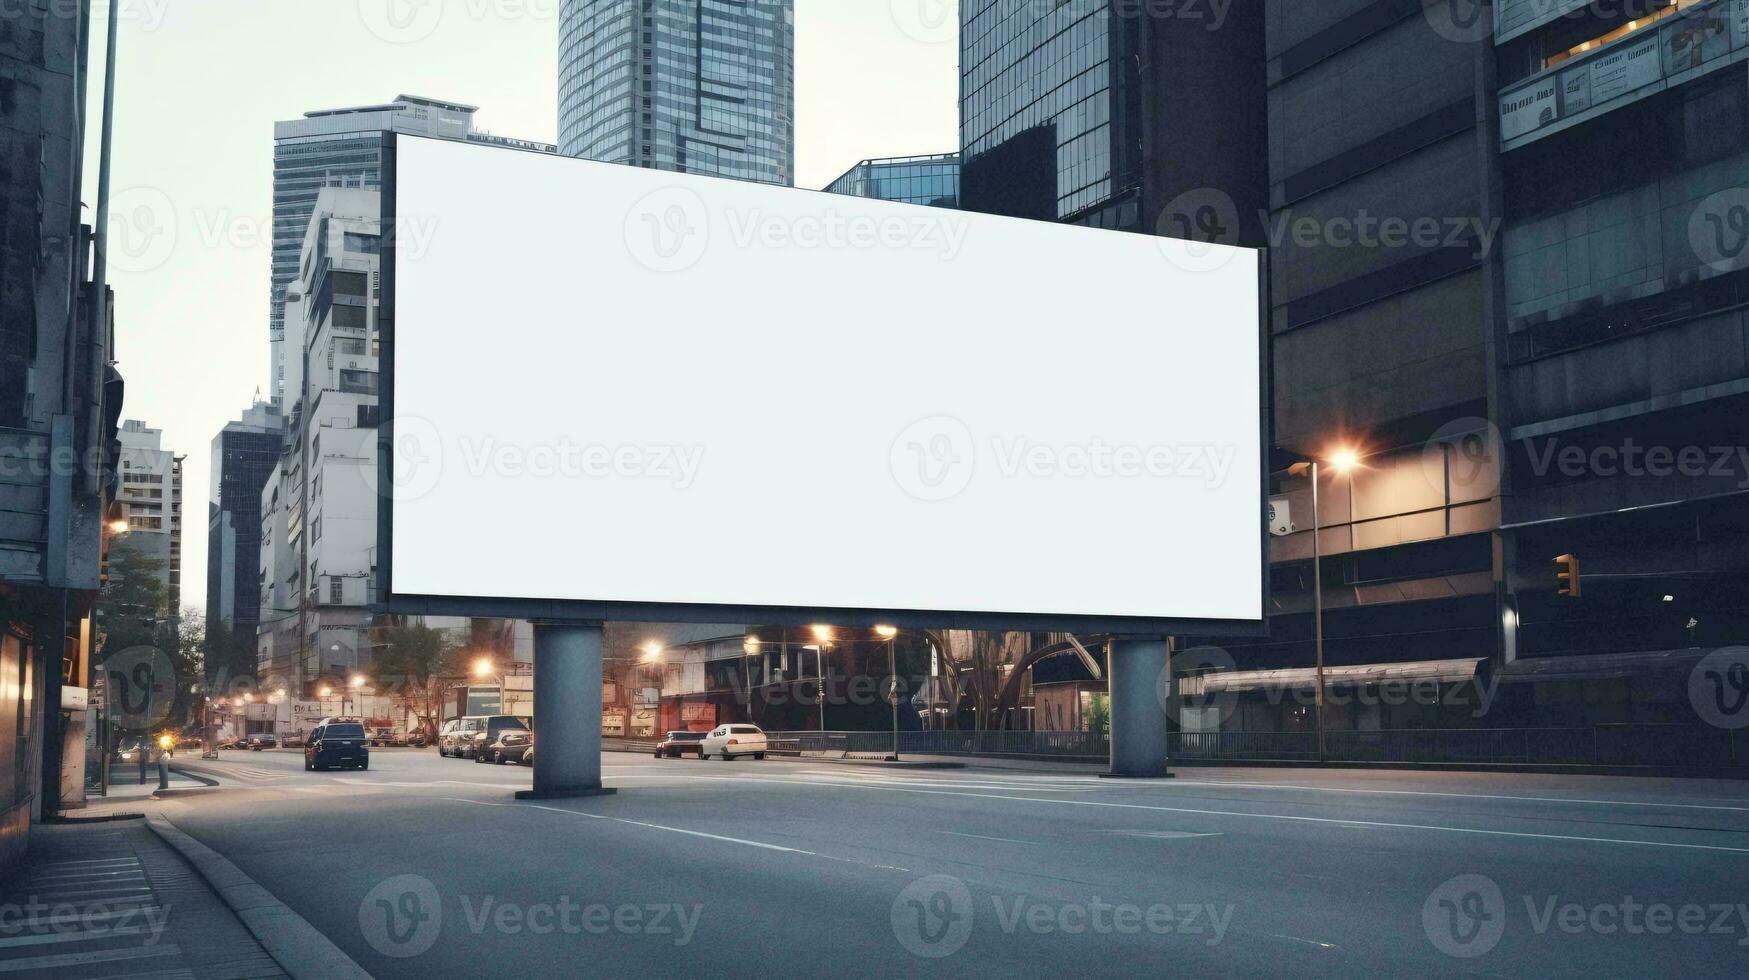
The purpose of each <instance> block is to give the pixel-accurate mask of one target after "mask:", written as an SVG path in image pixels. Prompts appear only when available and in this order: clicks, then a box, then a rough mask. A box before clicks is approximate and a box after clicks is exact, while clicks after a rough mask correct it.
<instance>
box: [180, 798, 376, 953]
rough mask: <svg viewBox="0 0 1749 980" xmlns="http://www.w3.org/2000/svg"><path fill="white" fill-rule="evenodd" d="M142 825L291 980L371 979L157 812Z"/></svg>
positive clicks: (225, 860) (303, 922)
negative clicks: (198, 878)
mask: <svg viewBox="0 0 1749 980" xmlns="http://www.w3.org/2000/svg"><path fill="white" fill-rule="evenodd" d="M146 826H148V827H150V828H152V832H153V833H155V834H157V835H158V836H159V837H160V838H161V839H162V840H163V841H164V843H166V844H169V845H170V846H171V847H173V848H175V849H176V851H177V853H179V854H181V855H182V856H183V857H184V858H186V859H187V860H188V863H189V864H192V865H194V869H195V870H196V871H198V872H200V876H201V877H202V878H203V879H205V880H206V883H207V886H208V887H209V888H211V889H212V890H213V891H214V892H217V893H218V895H219V897H220V898H222V899H224V900H225V904H226V905H228V906H230V907H231V911H232V912H234V913H236V916H237V918H238V919H240V920H242V922H243V925H244V927H245V928H247V929H248V930H249V932H250V933H251V934H253V935H254V936H255V940H256V942H259V943H260V944H261V947H262V948H263V949H265V950H267V955H269V956H271V957H273V959H274V962H276V963H278V964H279V965H280V968H281V969H283V970H285V972H286V973H287V974H289V975H290V976H291V977H293V978H294V980H305V978H310V980H315V978H322V980H328V978H349V980H371V975H370V974H369V973H368V972H366V971H365V969H364V968H363V967H361V966H359V965H358V964H357V963H356V962H354V961H353V959H352V957H350V956H347V955H346V953H345V952H344V951H342V950H341V949H340V947H338V946H336V945H334V943H333V941H332V940H330V939H329V938H328V937H327V936H324V935H322V934H321V933H320V932H319V931H317V929H316V927H315V926H312V925H310V923H309V922H308V921H307V920H306V919H305V918H304V917H303V916H301V915H299V914H297V913H296V912H293V911H292V910H291V909H290V908H288V907H287V906H286V905H285V903H283V902H281V901H280V900H279V899H277V898H274V897H273V895H272V894H270V893H269V892H268V891H267V890H266V889H265V888H262V887H261V886H260V885H259V884H256V882H255V879H253V878H251V877H249V876H248V875H246V874H244V873H243V871H242V869H240V868H238V867H237V866H236V865H235V864H232V863H231V862H230V860H229V859H228V858H226V857H225V856H224V855H222V854H220V853H219V852H217V851H215V850H213V849H212V848H210V847H208V846H206V845H205V844H202V843H201V842H200V841H197V840H195V839H194V838H193V837H190V836H188V835H187V834H185V833H183V832H182V831H181V830H178V829H177V827H176V825H175V824H173V823H171V822H170V820H169V819H168V818H166V817H165V816H164V815H163V814H161V813H153V814H148V815H147V816H146ZM245 898H247V899H248V900H247V901H245V900H244V899H245Z"/></svg>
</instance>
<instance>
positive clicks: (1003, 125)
mask: <svg viewBox="0 0 1749 980" xmlns="http://www.w3.org/2000/svg"><path fill="white" fill-rule="evenodd" d="M1119 43H1121V39H1120V38H1119V37H1118V36H1117V35H1116V34H1114V31H1113V23H1112V18H1111V15H1110V13H1109V5H1108V4H1107V3H1106V2H1105V0H1062V2H1058V3H1037V2H1033V0H961V2H960V145H961V147H962V148H963V150H964V153H965V161H966V177H967V187H966V192H967V193H966V196H965V198H964V200H963V203H964V205H965V206H966V207H968V208H971V209H974V210H981V211H982V210H989V211H996V212H999V213H1009V214H1019V215H1020V216H1022V217H1030V218H1041V219H1073V218H1075V217H1076V216H1078V215H1080V214H1082V213H1083V212H1086V211H1088V209H1090V208H1093V207H1095V206H1097V205H1100V204H1102V203H1104V202H1106V201H1108V200H1109V199H1110V198H1111V197H1112V196H1113V194H1114V192H1115V190H1116V189H1117V185H1116V182H1115V179H1114V173H1113V154H1112V147H1113V143H1114V136H1113V131H1112V117H1113V109H1114V106H1113V100H1114V92H1113V72H1112V61H1113V58H1114V49H1115V48H1116V46H1117V45H1118V44H1119ZM998 205H1000V206H998Z"/></svg>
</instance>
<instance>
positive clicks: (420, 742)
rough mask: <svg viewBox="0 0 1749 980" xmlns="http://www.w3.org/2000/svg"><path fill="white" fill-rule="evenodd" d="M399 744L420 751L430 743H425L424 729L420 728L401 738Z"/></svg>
mask: <svg viewBox="0 0 1749 980" xmlns="http://www.w3.org/2000/svg"><path fill="white" fill-rule="evenodd" d="M401 744H402V745H405V746H408V747H410V748H415V749H422V748H424V747H425V746H427V745H429V744H430V743H429V742H427V741H425V729H424V728H423V727H420V728H416V729H414V730H413V731H410V732H407V733H406V734H404V735H403V736H401Z"/></svg>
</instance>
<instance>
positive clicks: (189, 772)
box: [170, 763, 219, 786]
mask: <svg viewBox="0 0 1749 980" xmlns="http://www.w3.org/2000/svg"><path fill="white" fill-rule="evenodd" d="M170 771H171V772H177V773H181V774H182V775H184V776H187V777H188V778H189V779H192V780H194V781H195V782H197V783H204V784H206V785H208V786H217V785H219V781H218V780H216V779H214V778H212V777H211V776H205V775H202V774H201V773H199V772H197V771H195V770H193V769H189V768H188V767H186V766H183V765H179V764H176V763H172V764H171V765H170Z"/></svg>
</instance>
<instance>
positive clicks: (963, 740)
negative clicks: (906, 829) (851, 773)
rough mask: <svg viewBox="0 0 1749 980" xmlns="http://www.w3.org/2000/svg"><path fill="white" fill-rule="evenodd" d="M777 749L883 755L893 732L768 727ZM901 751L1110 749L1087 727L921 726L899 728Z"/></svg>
mask: <svg viewBox="0 0 1749 980" xmlns="http://www.w3.org/2000/svg"><path fill="white" fill-rule="evenodd" d="M766 738H767V739H768V740H769V741H770V743H771V749H772V751H773V752H774V753H776V752H798V753H800V752H806V753H821V754H838V753H842V754H845V755H853V756H854V755H885V754H887V753H889V752H891V751H892V750H893V733H892V732H767V733H766ZM899 754H900V755H901V756H903V755H907V754H909V755H991V756H1002V755H1013V756H1044V757H1050V758H1065V759H1074V758H1079V759H1104V758H1106V757H1108V756H1109V755H1110V748H1109V744H1108V743H1107V742H1106V740H1105V737H1104V736H1102V735H1095V734H1093V733H1092V732H1024V731H1021V732H1015V731H983V732H979V731H925V732H900V733H899Z"/></svg>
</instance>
